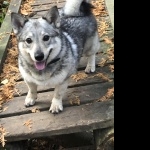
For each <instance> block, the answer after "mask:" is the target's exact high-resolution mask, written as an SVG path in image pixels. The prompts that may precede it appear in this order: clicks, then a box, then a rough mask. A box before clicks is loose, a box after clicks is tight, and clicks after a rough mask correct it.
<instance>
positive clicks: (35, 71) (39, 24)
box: [11, 0, 100, 113]
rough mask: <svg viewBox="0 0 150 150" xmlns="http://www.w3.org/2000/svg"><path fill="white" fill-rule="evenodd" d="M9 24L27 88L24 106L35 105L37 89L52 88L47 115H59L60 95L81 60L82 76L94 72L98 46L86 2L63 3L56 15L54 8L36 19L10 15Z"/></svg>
mask: <svg viewBox="0 0 150 150" xmlns="http://www.w3.org/2000/svg"><path fill="white" fill-rule="evenodd" d="M11 23H12V28H13V31H14V33H15V35H16V37H17V41H18V51H19V56H18V66H19V70H20V73H21V75H22V77H23V79H24V81H25V83H26V85H27V86H28V94H27V96H26V98H25V106H26V107H28V106H32V105H34V104H35V100H36V99H37V86H38V85H52V86H54V87H55V90H54V95H53V98H52V101H51V106H50V109H49V111H50V112H51V113H59V112H61V111H63V104H62V99H63V95H64V94H65V92H66V90H67V87H68V80H69V78H70V76H71V75H72V74H74V73H76V71H77V68H78V64H79V61H80V58H81V56H86V57H88V60H87V66H86V68H85V72H86V73H90V72H94V71H95V54H96V53H97V52H98V50H99V49H100V42H99V36H98V31H97V22H96V19H95V17H94V15H93V14H92V8H91V3H90V1H89V0H66V4H65V6H64V7H63V8H62V9H61V10H60V11H58V9H57V7H56V6H54V7H52V8H50V10H49V11H48V12H47V13H46V14H45V15H44V16H42V17H40V18H37V19H33V18H30V17H29V18H26V17H24V16H22V15H20V14H18V13H14V12H12V13H11Z"/></svg>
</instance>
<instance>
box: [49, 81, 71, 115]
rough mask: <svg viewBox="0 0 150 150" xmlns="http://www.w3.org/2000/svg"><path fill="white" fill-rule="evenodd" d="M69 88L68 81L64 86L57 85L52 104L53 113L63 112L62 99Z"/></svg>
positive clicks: (51, 110)
mask: <svg viewBox="0 0 150 150" xmlns="http://www.w3.org/2000/svg"><path fill="white" fill-rule="evenodd" d="M67 87H68V81H65V82H63V83H62V84H60V85H57V86H56V87H55V91H54V96H53V99H52V104H51V107H50V109H49V111H50V112H51V113H59V112H60V111H63V104H62V98H63V96H64V94H65V92H66V90H67Z"/></svg>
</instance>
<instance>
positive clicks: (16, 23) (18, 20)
mask: <svg viewBox="0 0 150 150" xmlns="http://www.w3.org/2000/svg"><path fill="white" fill-rule="evenodd" d="M27 21H28V19H27V18H25V17H23V16H21V15H19V14H18V13H15V12H12V13H11V24H12V27H13V30H14V33H15V34H18V33H19V32H20V31H21V29H22V28H23V26H24V24H25V23H26V22H27Z"/></svg>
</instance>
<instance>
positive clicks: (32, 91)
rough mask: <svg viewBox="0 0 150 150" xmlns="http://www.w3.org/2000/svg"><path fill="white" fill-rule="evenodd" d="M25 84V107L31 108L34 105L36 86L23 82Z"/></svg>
mask: <svg viewBox="0 0 150 150" xmlns="http://www.w3.org/2000/svg"><path fill="white" fill-rule="evenodd" d="M25 83H26V84H27V86H28V89H29V91H28V94H27V96H26V99H25V106H32V105H34V104H35V100H36V99H37V85H36V84H34V83H31V82H27V81H25Z"/></svg>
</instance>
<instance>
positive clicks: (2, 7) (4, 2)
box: [0, 0, 10, 27]
mask: <svg viewBox="0 0 150 150" xmlns="http://www.w3.org/2000/svg"><path fill="white" fill-rule="evenodd" d="M9 2H10V0H0V27H1V25H2V22H3V20H4V18H5V15H6V12H7V9H8V6H9Z"/></svg>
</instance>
